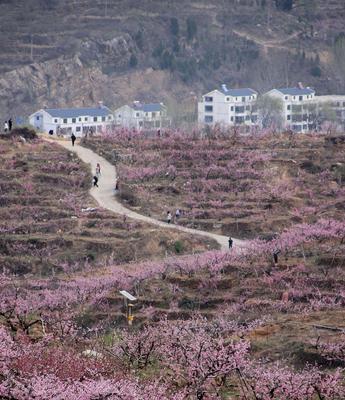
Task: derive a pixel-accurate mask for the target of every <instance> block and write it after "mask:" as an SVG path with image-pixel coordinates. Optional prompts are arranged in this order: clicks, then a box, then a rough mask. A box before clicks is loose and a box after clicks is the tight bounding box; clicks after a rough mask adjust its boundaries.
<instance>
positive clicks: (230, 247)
mask: <svg viewBox="0 0 345 400" xmlns="http://www.w3.org/2000/svg"><path fill="white" fill-rule="evenodd" d="M233 243H234V241H233V240H232V239H231V237H229V249H232V245H233Z"/></svg>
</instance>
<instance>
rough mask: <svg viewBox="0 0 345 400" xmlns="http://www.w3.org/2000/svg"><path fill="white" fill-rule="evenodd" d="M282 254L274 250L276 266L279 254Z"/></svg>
mask: <svg viewBox="0 0 345 400" xmlns="http://www.w3.org/2000/svg"><path fill="white" fill-rule="evenodd" d="M279 253H280V250H274V252H273V261H274V264H278V254H279Z"/></svg>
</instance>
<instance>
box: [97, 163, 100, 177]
mask: <svg viewBox="0 0 345 400" xmlns="http://www.w3.org/2000/svg"><path fill="white" fill-rule="evenodd" d="M100 175H101V166H100V164H99V163H97V165H96V176H97V178H99V176H100Z"/></svg>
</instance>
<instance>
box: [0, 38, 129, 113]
mask: <svg viewBox="0 0 345 400" xmlns="http://www.w3.org/2000/svg"><path fill="white" fill-rule="evenodd" d="M133 48H134V45H133V41H132V39H131V38H130V36H129V35H124V36H120V37H115V38H113V39H111V40H107V41H103V42H101V41H96V40H87V41H84V42H83V43H82V45H81V48H80V50H81V51H80V52H78V54H76V55H74V56H73V57H66V56H60V57H58V58H56V59H53V60H49V61H45V62H41V63H33V64H30V65H27V66H25V67H21V68H17V69H15V70H13V71H9V72H6V73H4V74H2V75H0V110H1V111H0V117H1V118H2V119H6V118H9V117H12V118H13V116H27V115H29V114H30V113H32V112H34V111H35V110H37V109H38V108H42V107H46V106H47V107H65V106H86V105H90V104H95V103H96V102H97V101H98V100H100V99H107V100H108V101H109V100H110V102H111V105H112V104H113V103H114V99H113V97H114V96H113V95H112V86H111V79H110V78H109V77H108V76H107V75H106V74H105V73H104V72H103V70H107V69H108V70H109V68H112V69H114V70H115V69H116V70H117V71H121V69H123V68H124V66H127V65H128V62H129V58H130V55H131V52H132V51H133Z"/></svg>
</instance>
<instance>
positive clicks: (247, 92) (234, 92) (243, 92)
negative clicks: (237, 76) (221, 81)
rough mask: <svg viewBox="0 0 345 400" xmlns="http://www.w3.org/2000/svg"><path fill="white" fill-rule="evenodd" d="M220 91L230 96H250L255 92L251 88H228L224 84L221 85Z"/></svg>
mask: <svg viewBox="0 0 345 400" xmlns="http://www.w3.org/2000/svg"><path fill="white" fill-rule="evenodd" d="M220 91H221V92H222V93H224V94H225V95H229V96H232V97H240V96H252V95H253V94H257V92H256V91H255V90H253V89H251V88H242V89H228V88H227V87H226V85H222V86H221V90H220Z"/></svg>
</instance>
